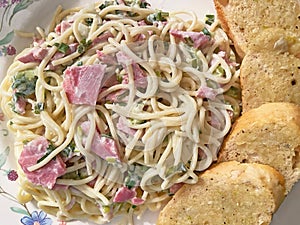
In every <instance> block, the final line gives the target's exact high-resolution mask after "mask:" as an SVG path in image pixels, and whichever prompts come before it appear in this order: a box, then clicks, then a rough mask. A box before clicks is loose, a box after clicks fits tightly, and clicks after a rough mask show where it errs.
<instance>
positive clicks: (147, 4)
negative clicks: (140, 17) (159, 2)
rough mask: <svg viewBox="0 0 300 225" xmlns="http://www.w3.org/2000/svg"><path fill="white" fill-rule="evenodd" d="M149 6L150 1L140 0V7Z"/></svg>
mask: <svg viewBox="0 0 300 225" xmlns="http://www.w3.org/2000/svg"><path fill="white" fill-rule="evenodd" d="M148 6H150V4H149V3H148V2H146V1H143V0H141V1H140V8H147V7H148Z"/></svg>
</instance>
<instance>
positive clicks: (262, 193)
mask: <svg viewBox="0 0 300 225" xmlns="http://www.w3.org/2000/svg"><path fill="white" fill-rule="evenodd" d="M284 192H285V190H284V178H283V177H282V175H281V174H280V173H279V172H278V171H276V170H275V169H274V168H272V167H270V166H267V165H261V164H255V163H253V164H247V163H238V162H235V161H231V162H224V163H220V164H216V165H215V166H212V167H211V168H210V169H208V170H206V171H205V172H204V173H203V174H201V175H200V176H199V182H198V183H197V184H194V185H188V184H186V185H184V186H183V187H182V188H181V189H180V190H179V191H178V192H176V194H175V195H174V196H173V198H172V199H171V201H170V202H169V203H168V204H167V205H166V207H165V208H164V209H163V210H162V211H161V213H160V215H159V219H158V221H157V225H175V224H178V225H182V224H185V225H187V224H197V225H200V224H205V225H221V224H230V225H235V224H236V225H241V224H251V225H261V224H263V225H268V224H270V222H271V220H272V214H273V213H274V212H275V211H276V210H277V208H278V207H279V205H280V204H281V202H282V201H283V199H284Z"/></svg>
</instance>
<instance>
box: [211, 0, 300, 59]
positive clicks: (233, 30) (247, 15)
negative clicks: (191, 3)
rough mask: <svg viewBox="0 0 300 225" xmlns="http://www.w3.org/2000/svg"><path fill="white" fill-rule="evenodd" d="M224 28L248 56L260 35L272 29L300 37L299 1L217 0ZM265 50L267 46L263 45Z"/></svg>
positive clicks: (215, 0)
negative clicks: (278, 29)
mask: <svg viewBox="0 0 300 225" xmlns="http://www.w3.org/2000/svg"><path fill="white" fill-rule="evenodd" d="M214 4H215V8H216V11H217V15H218V19H219V21H220V23H221V26H222V28H223V29H224V30H225V31H226V32H227V34H228V35H229V37H230V38H231V39H232V40H233V42H234V45H235V47H236V49H237V53H238V54H239V55H240V56H241V57H244V56H245V54H247V53H248V52H249V49H251V43H253V42H255V39H256V38H257V36H258V35H260V34H261V33H262V32H264V31H265V30H266V29H269V28H280V29H283V30H284V31H285V32H291V33H293V34H295V35H296V36H299V35H300V17H299V15H300V3H299V1H298V0H286V1H284V4H283V2H282V0H254V1H253V0H226V1H224V0H214ZM260 46H261V47H263V44H261V45H260Z"/></svg>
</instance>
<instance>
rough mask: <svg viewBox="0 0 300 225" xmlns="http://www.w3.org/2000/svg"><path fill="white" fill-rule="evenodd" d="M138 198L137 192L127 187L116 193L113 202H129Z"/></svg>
mask: <svg viewBox="0 0 300 225" xmlns="http://www.w3.org/2000/svg"><path fill="white" fill-rule="evenodd" d="M134 197H136V191H135V190H134V189H132V190H131V189H129V188H127V187H121V188H119V190H118V191H117V192H116V195H115V197H114V199H113V202H127V201H130V200H131V199H133V198H134Z"/></svg>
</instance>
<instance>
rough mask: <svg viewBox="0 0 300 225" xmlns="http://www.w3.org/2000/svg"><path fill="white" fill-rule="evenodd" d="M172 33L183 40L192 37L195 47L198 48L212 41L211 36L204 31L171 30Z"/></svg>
mask: <svg viewBox="0 0 300 225" xmlns="http://www.w3.org/2000/svg"><path fill="white" fill-rule="evenodd" d="M170 34H171V35H173V36H174V37H176V38H178V39H180V40H182V41H185V39H186V38H190V39H191V40H192V41H193V44H194V45H193V47H194V48H197V49H199V48H200V49H201V48H203V47H205V46H206V45H207V44H208V43H209V42H210V37H209V36H208V35H205V34H204V33H203V32H193V31H181V30H170Z"/></svg>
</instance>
